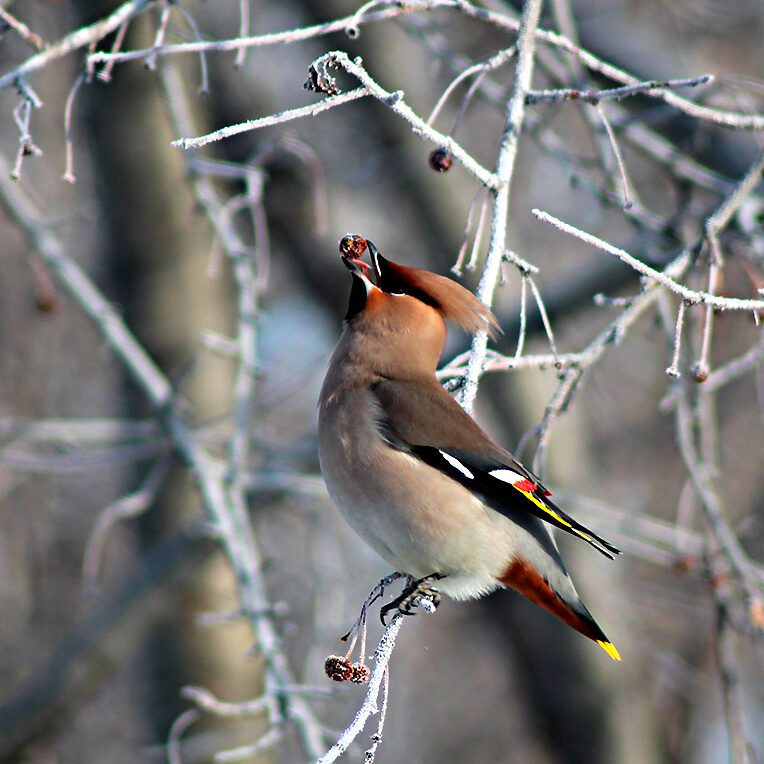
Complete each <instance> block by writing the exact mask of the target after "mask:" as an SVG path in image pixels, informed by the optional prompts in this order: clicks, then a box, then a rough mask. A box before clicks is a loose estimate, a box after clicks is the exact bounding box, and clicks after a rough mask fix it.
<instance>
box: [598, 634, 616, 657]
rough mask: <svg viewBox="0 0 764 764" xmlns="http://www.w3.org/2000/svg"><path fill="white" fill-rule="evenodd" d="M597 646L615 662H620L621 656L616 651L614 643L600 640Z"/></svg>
mask: <svg viewBox="0 0 764 764" xmlns="http://www.w3.org/2000/svg"><path fill="white" fill-rule="evenodd" d="M597 644H598V645H599V646H600V647H601V648H602V649H603V650H604V651H605V652H606V653H607V654H608V655H609V656H610V657H611V658H612V659H613V660H614V661H620V660H621V654H620V653H619V652H618V650H616V649H615V645H614V644H613V643H612V642H605V640H604V639H598V640H597Z"/></svg>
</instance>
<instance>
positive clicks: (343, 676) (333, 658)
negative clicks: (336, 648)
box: [324, 655, 354, 682]
mask: <svg viewBox="0 0 764 764" xmlns="http://www.w3.org/2000/svg"><path fill="white" fill-rule="evenodd" d="M324 671H326V675H327V676H328V677H329V679H332V680H333V681H335V682H347V681H348V679H352V678H353V673H354V672H353V666H352V665H351V663H350V661H349V660H348V659H347V658H345V657H341V656H339V655H330V656H329V657H328V658H327V659H326V663H324Z"/></svg>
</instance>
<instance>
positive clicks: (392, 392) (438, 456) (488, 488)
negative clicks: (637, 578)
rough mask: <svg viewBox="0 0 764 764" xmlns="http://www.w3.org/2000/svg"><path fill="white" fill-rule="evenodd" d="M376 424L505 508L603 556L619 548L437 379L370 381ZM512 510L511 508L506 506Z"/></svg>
mask: <svg viewBox="0 0 764 764" xmlns="http://www.w3.org/2000/svg"><path fill="white" fill-rule="evenodd" d="M371 391H372V395H373V396H374V398H375V401H376V403H377V405H378V411H379V420H378V424H379V429H380V432H381V434H382V436H383V437H384V438H385V440H386V441H387V442H388V444H389V445H390V446H392V447H393V448H396V449H398V450H401V451H406V452H407V453H410V454H413V455H414V456H417V457H418V458H419V459H421V460H422V461H423V462H425V463H426V464H428V465H430V466H431V467H434V468H435V469H437V470H440V471H441V472H443V473H445V474H447V475H448V476H449V477H451V478H453V479H454V480H456V481H458V482H459V483H461V484H462V485H464V486H465V487H467V488H469V489H470V490H472V491H474V492H476V493H479V494H483V495H486V496H490V498H491V499H492V502H491V506H492V507H494V508H495V509H497V510H498V511H501V508H502V506H503V507H506V514H507V515H510V514H511V512H517V510H518V509H522V510H523V511H526V512H529V513H530V514H532V515H535V516H536V517H538V518H540V519H541V520H544V521H545V522H547V523H549V524H550V525H553V526H555V527H557V528H560V529H562V530H564V531H566V532H567V533H570V534H572V535H574V536H577V537H578V538H580V539H583V540H584V541H586V542H587V543H588V544H590V545H591V546H593V547H594V548H595V549H597V550H598V551H599V552H601V553H602V554H604V555H605V556H606V557H610V558H612V557H613V555H614V554H620V550H619V549H617V548H616V547H615V546H613V545H612V544H610V543H609V542H608V541H605V539H603V538H602V537H600V536H598V535H597V534H596V533H594V532H593V531H591V530H589V529H588V528H587V527H586V526H584V525H582V524H581V523H579V522H578V521H577V520H574V519H573V518H572V517H570V515H568V514H566V513H565V512H563V511H562V510H561V509H560V508H559V507H558V506H557V505H556V504H555V503H554V502H552V500H551V499H550V498H549V497H550V496H551V494H550V492H549V491H548V490H547V489H546V488H545V487H544V486H543V485H542V484H541V481H540V480H539V479H538V478H537V477H536V476H535V475H534V474H533V473H532V472H531V471H530V470H528V469H526V468H525V467H524V466H523V465H522V464H520V462H518V461H517V460H516V459H515V458H514V457H513V456H512V454H511V453H509V451H507V450H506V449H504V448H502V447H501V446H500V445H499V444H498V443H496V442H495V441H493V440H492V439H491V438H490V437H489V436H488V435H486V434H485V433H484V432H483V430H481V429H480V427H479V426H478V425H477V424H476V423H475V421H474V420H473V419H472V418H471V417H470V416H469V414H467V412H466V411H464V409H462V407H461V406H459V404H458V403H457V402H456V401H455V400H454V399H453V398H452V397H451V396H450V395H449V394H448V393H447V392H446V391H445V390H444V389H443V388H442V387H441V386H440V385H439V384H438V382H437V380H435V379H434V378H432V379H419V380H411V381H409V380H397V379H396V380H393V379H379V380H378V381H376V382H375V383H374V384H373V385H372V387H371ZM510 510H511V511H510Z"/></svg>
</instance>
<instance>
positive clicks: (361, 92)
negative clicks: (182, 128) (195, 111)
mask: <svg viewBox="0 0 764 764" xmlns="http://www.w3.org/2000/svg"><path fill="white" fill-rule="evenodd" d="M368 95H370V93H369V91H368V90H367V89H366V88H356V89H355V90H351V91H349V92H347V93H342V94H341V95H336V96H332V97H331V98H327V99H325V100H324V101H320V102H319V103H312V104H309V105H308V106H300V107H299V108H297V109H287V110H286V111H282V112H279V113H277V114H269V115H268V116H267V117H260V118H259V119H249V120H247V121H246V122H240V123H239V124H236V125H229V126H228V127H221V128H220V130H215V131H214V132H212V133H207V135H200V136H199V137H198V138H178V139H177V140H174V141H173V142H172V145H173V146H178V147H180V148H182V149H197V148H200V147H201V146H206V145H207V144H208V143H214V142H215V141H220V140H223V139H224V138H230V137H231V136H232V135H239V134H241V133H246V132H248V131H250V130H260V129H261V128H263V127H272V126H273V125H279V124H281V123H282V122H291V121H292V120H293V119H302V118H303V117H315V116H316V115H317V114H320V113H321V112H324V111H328V110H329V109H333V108H334V107H335V106H342V105H343V104H346V103H349V102H350V101H356V100H358V99H359V98H364V97H365V96H368Z"/></svg>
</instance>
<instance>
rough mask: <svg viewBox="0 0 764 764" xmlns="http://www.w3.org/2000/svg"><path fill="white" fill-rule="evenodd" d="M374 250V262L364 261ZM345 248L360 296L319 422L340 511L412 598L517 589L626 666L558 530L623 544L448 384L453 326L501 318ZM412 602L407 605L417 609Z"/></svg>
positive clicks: (603, 547) (435, 281) (353, 295)
mask: <svg viewBox="0 0 764 764" xmlns="http://www.w3.org/2000/svg"><path fill="white" fill-rule="evenodd" d="M366 248H368V250H369V253H370V256H371V267H369V266H368V265H367V264H366V263H364V262H363V261H362V260H361V256H362V255H363V251H364V249H366ZM340 251H341V252H343V258H342V259H343V262H344V263H345V265H346V266H347V267H348V268H349V269H350V271H351V275H352V288H351V292H350V303H349V306H348V311H347V314H346V315H345V329H344V332H343V334H342V337H341V338H340V341H339V344H338V345H337V348H336V349H335V351H334V354H333V355H332V358H331V361H330V363H329V369H328V371H327V374H326V379H325V380H324V384H323V388H322V390H321V397H320V399H319V419H318V444H319V456H320V460H321V470H322V472H323V475H324V480H325V481H326V486H327V488H328V490H329V494H330V495H331V497H332V499H333V500H334V502H335V504H336V505H337V506H338V507H339V509H340V511H341V512H342V514H343V515H344V516H345V518H346V519H347V521H348V522H349V523H350V525H351V526H352V527H353V529H354V530H355V531H356V533H357V534H358V535H359V536H360V537H361V538H362V539H363V540H364V541H366V542H367V543H368V544H369V545H370V546H371V547H372V548H373V549H375V550H376V551H377V552H378V553H379V554H380V555H381V556H382V557H383V558H384V559H385V560H386V561H387V562H388V563H390V564H391V565H392V566H393V567H394V568H395V569H396V570H397V571H400V572H401V573H406V574H408V575H410V576H411V577H413V578H414V579H417V581H415V582H414V589H413V590H412V591H413V593H421V592H425V593H430V594H432V593H435V594H436V595H437V596H439V593H440V592H442V593H443V594H446V595H448V596H449V597H452V598H454V599H457V600H459V599H470V598H474V597H480V596H482V595H484V594H487V593H488V592H490V591H492V590H493V589H496V588H498V587H503V586H508V587H510V588H512V589H516V590H517V591H518V592H520V593H521V594H522V595H524V596H525V597H527V598H528V599H529V600H531V601H532V602H535V603H536V604H537V605H540V606H541V607H543V608H545V609H546V610H548V611H549V612H550V613H552V614H553V615H555V616H557V617H558V618H560V619H561V620H562V621H564V622H565V623H567V624H568V625H569V626H572V627H573V628H574V629H576V630H577V631H579V632H581V633H582V634H584V635H585V636H587V637H589V638H590V639H592V640H594V641H596V642H597V643H598V644H599V645H601V646H602V647H603V648H604V650H605V651H606V652H607V653H608V655H610V656H611V657H612V658H614V659H615V660H620V656H619V654H618V651H617V650H616V648H615V647H614V646H613V644H612V643H611V642H610V641H609V640H608V638H607V637H606V636H605V634H604V633H603V631H602V629H600V627H599V626H598V625H597V624H596V623H595V621H594V619H593V618H592V616H591V614H590V613H589V611H588V610H587V609H586V607H585V606H584V604H583V603H582V602H581V599H580V598H579V596H578V594H577V593H576V590H575V588H574V586H573V582H572V581H571V579H570V577H569V576H568V573H567V570H566V569H565V565H564V563H563V561H562V559H561V557H560V554H559V552H558V550H557V546H556V544H555V542H554V540H553V538H552V536H551V533H550V531H549V528H548V526H549V525H553V526H556V527H557V528H561V529H562V530H564V531H567V532H568V533H571V534H573V535H575V536H578V537H579V538H581V539H583V540H584V541H586V542H587V543H589V544H591V545H592V546H593V547H594V548H595V549H597V550H599V551H600V552H602V553H603V554H604V555H606V556H608V557H612V554H613V553H615V554H617V553H618V549H616V548H615V547H614V546H612V545H611V544H609V543H608V542H607V541H605V540H604V539H602V538H600V537H599V536H598V535H597V534H595V533H594V532H592V531H590V530H588V529H587V528H586V527H584V526H583V525H581V524H580V523H578V522H576V521H575V520H574V519H573V518H571V517H569V516H568V515H566V514H565V513H564V512H563V511H562V510H561V509H560V508H559V507H557V506H556V505H555V504H554V503H553V502H552V501H551V500H550V498H549V497H550V493H549V491H547V490H546V488H544V486H543V485H542V484H541V482H540V481H539V479H538V478H537V477H536V476H535V475H534V474H533V473H532V472H530V471H529V470H528V469H526V468H525V467H523V465H522V464H520V462H518V461H517V460H516V459H515V458H514V456H512V454H511V453H509V451H507V450H506V449H504V448H502V447H501V446H500V445H498V444H497V443H496V442H495V441H493V440H492V439H491V438H490V437H489V436H488V435H486V434H485V433H484V432H483V431H482V430H481V429H480V427H479V426H478V425H477V424H476V423H475V422H474V420H473V419H472V418H471V417H470V416H469V415H468V414H467V413H466V412H465V411H464V410H463V409H462V408H461V407H460V406H459V404H458V403H457V402H456V401H455V400H454V399H453V398H452V397H451V396H450V395H449V394H448V393H447V392H446V391H445V390H444V389H443V387H441V385H440V384H439V382H438V380H437V379H436V377H435V371H436V368H437V364H438V360H439V358H440V354H441V352H442V351H443V347H444V343H445V339H446V325H445V322H444V319H448V320H449V321H451V322H453V323H455V324H457V325H459V326H461V327H462V328H463V329H465V330H467V331H469V332H476V331H479V330H488V331H489V332H495V331H496V329H497V328H498V325H497V322H496V319H495V318H494V316H493V315H492V314H491V312H490V311H489V310H488V308H487V307H486V306H485V305H483V303H482V302H480V301H479V300H478V299H477V298H476V297H475V296H474V295H473V294H472V293H471V292H469V291H468V290H467V289H465V288H464V287H462V286H461V285H459V284H457V283H456V282H455V281H453V280H451V279H448V278H445V277H444V276H439V275H436V274H434V273H429V272H427V271H424V270H420V269H418V268H409V267H406V266H403V265H399V264H397V263H393V262H390V261H389V260H387V259H385V258H384V257H383V256H382V255H381V254H379V252H378V250H377V249H376V247H375V246H374V245H373V244H372V243H371V242H367V241H366V240H364V239H363V238H361V237H360V236H350V235H348V236H346V237H344V238H343V240H342V241H341V242H340ZM372 279H373V280H374V282H376V283H372ZM417 587H418V588H417ZM409 594H412V592H411V591H410V592H409ZM410 602H411V598H410V597H409V598H404V597H403V595H402V597H401V598H399V599H398V600H396V603H397V604H401V603H402V604H401V606H402V609H403V610H404V611H406V610H408V608H409V607H410Z"/></svg>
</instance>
